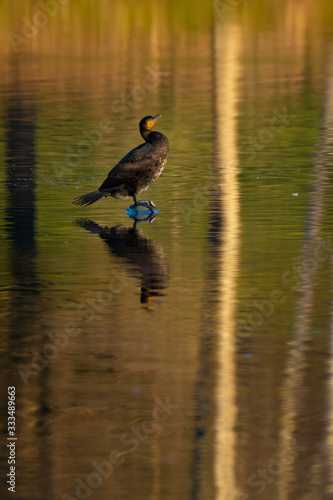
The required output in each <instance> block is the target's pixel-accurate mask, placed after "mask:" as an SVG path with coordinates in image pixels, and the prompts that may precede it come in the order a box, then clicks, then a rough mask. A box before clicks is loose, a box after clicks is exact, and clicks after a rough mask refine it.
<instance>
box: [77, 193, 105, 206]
mask: <svg viewBox="0 0 333 500" xmlns="http://www.w3.org/2000/svg"><path fill="white" fill-rule="evenodd" d="M103 196H105V194H103V193H101V191H93V192H92V193H88V194H83V195H82V196H79V197H78V198H75V200H74V201H73V205H79V206H81V207H84V206H86V207H87V206H88V205H91V204H92V203H95V201H98V200H100V199H101V198H103Z"/></svg>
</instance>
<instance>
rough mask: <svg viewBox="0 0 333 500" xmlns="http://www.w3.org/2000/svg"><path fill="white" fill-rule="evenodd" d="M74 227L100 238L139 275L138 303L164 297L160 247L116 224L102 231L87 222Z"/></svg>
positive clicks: (164, 272) (166, 276)
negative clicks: (140, 280) (139, 298)
mask: <svg viewBox="0 0 333 500" xmlns="http://www.w3.org/2000/svg"><path fill="white" fill-rule="evenodd" d="M76 224H77V225H79V226H81V227H83V228H84V229H87V231H90V232H91V233H96V234H99V236H100V237H101V238H102V239H103V240H104V241H105V243H106V244H107V245H108V246H109V247H110V250H111V252H112V254H113V255H117V257H124V258H126V259H127V261H128V262H129V263H130V264H131V265H133V267H134V268H136V269H137V270H139V272H140V273H141V275H142V283H141V302H142V303H143V304H147V303H150V302H151V300H152V298H153V297H156V296H162V295H164V293H163V290H164V289H165V288H166V287H167V284H168V281H169V273H168V268H167V265H166V262H165V258H164V251H163V248H162V247H161V246H160V245H157V244H156V243H155V242H154V241H153V240H151V239H149V238H147V237H146V236H145V235H144V234H143V233H142V232H141V231H139V230H138V229H136V222H134V226H133V228H129V227H126V226H124V225H122V224H119V225H118V226H115V227H111V228H109V227H102V226H100V225H99V224H96V223H95V222H93V221H90V220H87V219H78V220H77V221H76Z"/></svg>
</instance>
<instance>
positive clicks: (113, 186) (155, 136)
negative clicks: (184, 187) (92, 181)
mask: <svg viewBox="0 0 333 500" xmlns="http://www.w3.org/2000/svg"><path fill="white" fill-rule="evenodd" d="M160 117H161V115H156V116H146V117H145V118H142V120H141V121H140V134H141V135H142V137H143V138H144V140H145V141H146V142H145V143H144V144H140V146H138V147H137V148H135V149H132V151H130V152H129V153H127V155H126V156H124V158H122V159H121V160H120V162H119V163H118V164H117V165H116V166H115V167H114V168H113V169H112V170H111V172H110V173H109V175H108V176H107V178H106V179H105V181H104V182H103V184H102V185H101V186H100V187H99V188H98V190H97V191H93V192H92V193H88V194H84V195H82V196H79V197H78V198H76V199H75V200H74V201H73V203H74V205H85V206H87V205H91V204H92V203H95V201H98V200H99V199H100V198H103V196H105V197H106V196H112V197H113V198H117V199H125V198H127V197H128V196H132V197H133V199H134V203H135V204H136V203H137V199H136V195H137V194H139V193H141V191H143V190H145V189H147V187H148V186H149V185H150V184H151V183H152V182H154V181H155V180H156V179H157V178H158V177H159V176H160V175H161V173H162V171H163V169H164V166H165V164H166V161H167V155H168V151H169V141H168V139H167V138H166V137H165V135H163V134H161V132H153V131H152V128H153V126H154V124H155V122H156V120H158V118H160Z"/></svg>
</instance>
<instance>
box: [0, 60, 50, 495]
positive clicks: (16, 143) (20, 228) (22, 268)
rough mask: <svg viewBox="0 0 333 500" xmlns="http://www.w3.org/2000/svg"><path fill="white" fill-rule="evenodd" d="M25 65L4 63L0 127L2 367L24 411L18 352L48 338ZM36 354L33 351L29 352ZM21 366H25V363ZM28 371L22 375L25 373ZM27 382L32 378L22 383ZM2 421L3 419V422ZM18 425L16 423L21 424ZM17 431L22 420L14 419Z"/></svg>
mask: <svg viewBox="0 0 333 500" xmlns="http://www.w3.org/2000/svg"><path fill="white" fill-rule="evenodd" d="M27 66H28V64H27V61H26V60H25V58H24V57H23V58H21V57H12V58H11V59H10V63H9V70H8V74H9V76H10V78H9V82H8V85H7V88H6V91H5V92H4V109H5V112H4V123H5V133H6V163H7V180H6V188H7V199H6V210H5V224H6V231H7V235H8V239H9V241H10V251H9V269H10V274H11V285H10V290H9V297H10V299H9V310H10V316H9V317H10V322H9V346H8V350H7V356H8V358H9V359H8V360H7V366H8V367H11V377H9V378H8V382H9V383H11V384H12V385H15V386H16V390H17V406H18V407H19V408H20V407H21V408H23V414H24V408H26V411H27V410H28V409H27V406H28V405H29V403H30V398H29V395H28V393H29V390H28V389H27V388H26V387H25V385H24V386H23V384H22V380H21V378H20V377H19V375H18V370H17V367H18V366H22V364H21V363H22V361H23V362H25V359H22V353H23V352H25V353H27V352H28V351H29V355H28V359H29V360H32V356H33V355H32V350H31V346H32V345H33V346H34V347H35V348H37V349H39V347H40V345H43V342H44V341H46V340H47V337H46V333H45V332H44V331H43V328H42V326H41V325H40V312H41V310H42V302H41V295H40V294H41V287H40V282H39V279H38V270H37V263H36V262H37V245H36V225H35V223H36V191H35V185H36V183H35V178H36V152H35V141H36V138H35V135H36V109H35V91H34V82H33V80H32V79H31V78H30V75H27V74H26V73H25V71H26V68H27ZM34 352H35V351H34ZM25 366H29V362H27V364H26V365H25ZM49 371H50V370H49V366H47V367H46V368H45V369H44V370H43V372H42V375H38V378H37V381H38V382H37V383H38V384H39V396H38V409H36V412H35V432H36V436H37V438H38V439H37V441H38V448H39V450H38V452H37V453H38V454H39V459H38V463H39V471H38V472H37V471H35V474H36V476H39V481H38V484H39V485H40V488H41V491H42V492H43V493H41V496H40V497H39V496H38V491H35V495H36V498H42V496H43V495H44V494H47V496H48V498H51V477H52V474H51V461H50V457H51V454H50V453H49V449H48V439H49V436H50V427H49V418H48V415H49V413H50V391H49V383H48V381H49ZM25 373H27V372H25ZM26 382H27V383H28V384H29V383H30V382H31V380H29V379H26ZM4 421H5V420H4ZM20 424H21V425H20ZM17 426H18V428H21V429H22V428H23V422H22V420H21V419H20V418H19V417H18V418H17ZM17 462H18V466H17V469H18V474H19V473H20V471H22V470H27V469H28V468H29V464H28V463H26V461H25V459H23V458H22V455H21V457H18V458H17Z"/></svg>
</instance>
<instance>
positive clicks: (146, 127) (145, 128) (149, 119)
mask: <svg viewBox="0 0 333 500" xmlns="http://www.w3.org/2000/svg"><path fill="white" fill-rule="evenodd" d="M159 118H162V115H156V116H145V117H144V118H142V120H141V122H140V132H141V134H142V132H146V133H147V132H150V131H151V129H152V128H153V126H154V125H155V122H156V121H157V120H158V119H159Z"/></svg>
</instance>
